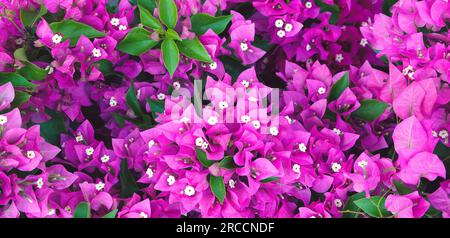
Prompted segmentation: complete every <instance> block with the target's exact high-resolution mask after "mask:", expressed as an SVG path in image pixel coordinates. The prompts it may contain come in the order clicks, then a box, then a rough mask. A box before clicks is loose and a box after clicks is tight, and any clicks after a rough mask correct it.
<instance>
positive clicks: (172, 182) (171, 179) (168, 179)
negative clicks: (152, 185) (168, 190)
mask: <svg viewBox="0 0 450 238" xmlns="http://www.w3.org/2000/svg"><path fill="white" fill-rule="evenodd" d="M174 183H175V177H174V176H173V175H170V176H169V177H167V184H169V186H172V185H173V184H174Z"/></svg>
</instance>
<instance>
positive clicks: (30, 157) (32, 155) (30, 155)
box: [27, 150, 36, 159]
mask: <svg viewBox="0 0 450 238" xmlns="http://www.w3.org/2000/svg"><path fill="white" fill-rule="evenodd" d="M35 157H36V154H35V153H34V151H32V150H29V151H27V158H28V159H34V158H35Z"/></svg>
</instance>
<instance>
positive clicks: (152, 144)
mask: <svg viewBox="0 0 450 238" xmlns="http://www.w3.org/2000/svg"><path fill="white" fill-rule="evenodd" d="M147 145H148V149H151V148H152V147H153V146H154V145H155V141H154V140H150V141H149V142H148V144H147Z"/></svg>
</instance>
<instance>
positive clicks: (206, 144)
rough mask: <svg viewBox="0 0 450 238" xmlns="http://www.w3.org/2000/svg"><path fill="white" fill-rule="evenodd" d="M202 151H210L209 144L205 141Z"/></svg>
mask: <svg viewBox="0 0 450 238" xmlns="http://www.w3.org/2000/svg"><path fill="white" fill-rule="evenodd" d="M202 149H204V150H206V149H208V142H206V141H205V142H203V143H202Z"/></svg>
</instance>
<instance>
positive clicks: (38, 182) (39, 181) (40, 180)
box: [36, 178, 44, 189]
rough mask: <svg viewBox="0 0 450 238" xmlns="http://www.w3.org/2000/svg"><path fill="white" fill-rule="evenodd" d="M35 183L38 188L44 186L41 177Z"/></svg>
mask: <svg viewBox="0 0 450 238" xmlns="http://www.w3.org/2000/svg"><path fill="white" fill-rule="evenodd" d="M36 185H37V187H38V188H39V189H41V188H42V186H44V180H43V179H42V178H39V179H38V180H37V181H36Z"/></svg>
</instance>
